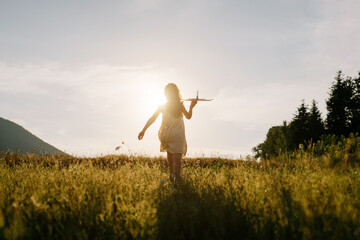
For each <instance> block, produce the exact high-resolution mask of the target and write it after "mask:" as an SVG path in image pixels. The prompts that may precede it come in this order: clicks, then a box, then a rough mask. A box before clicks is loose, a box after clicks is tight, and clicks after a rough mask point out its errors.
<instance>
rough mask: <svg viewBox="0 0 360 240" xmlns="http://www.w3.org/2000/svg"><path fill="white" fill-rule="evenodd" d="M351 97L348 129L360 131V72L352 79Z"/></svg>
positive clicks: (354, 131) (355, 131)
mask: <svg viewBox="0 0 360 240" xmlns="http://www.w3.org/2000/svg"><path fill="white" fill-rule="evenodd" d="M352 90H353V92H352V97H351V100H350V131H351V132H353V133H360V72H359V73H358V77H357V78H353V79H352Z"/></svg>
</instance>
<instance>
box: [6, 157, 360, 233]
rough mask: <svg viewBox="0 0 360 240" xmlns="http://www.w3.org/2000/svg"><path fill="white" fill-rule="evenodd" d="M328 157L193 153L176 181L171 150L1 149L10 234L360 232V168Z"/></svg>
mask: <svg viewBox="0 0 360 240" xmlns="http://www.w3.org/2000/svg"><path fill="white" fill-rule="evenodd" d="M322 159H323V158H322V157H319V158H314V159H305V160H306V161H304V159H303V156H301V161H300V162H299V161H295V160H294V162H293V163H291V162H290V163H289V161H283V162H273V161H266V162H263V163H257V162H251V161H231V160H223V159H216V158H213V159H205V158H199V159H185V160H184V161H183V170H182V175H183V179H184V180H183V182H182V183H181V184H179V185H178V186H177V188H176V189H175V190H174V188H173V186H172V184H170V183H169V182H166V183H163V181H161V179H168V169H167V163H166V160H165V159H164V158H146V157H139V156H124V155H122V156H105V157H101V158H75V157H71V156H53V155H48V156H36V155H16V154H5V155H0V239H360V177H359V174H360V168H359V166H358V165H357V164H354V165H353V166H352V167H348V166H344V165H341V164H338V165H331V167H330V166H328V165H326V164H322V163H321V161H322ZM324 161H325V160H324ZM326 166H327V167H326Z"/></svg>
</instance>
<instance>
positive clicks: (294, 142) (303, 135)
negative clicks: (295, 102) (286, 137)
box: [290, 100, 310, 149]
mask: <svg viewBox="0 0 360 240" xmlns="http://www.w3.org/2000/svg"><path fill="white" fill-rule="evenodd" d="M290 135H291V148H292V149H296V148H298V147H299V144H303V143H304V142H305V141H307V140H309V138H310V113H309V109H308V106H307V105H305V101H304V100H302V103H301V105H300V106H299V107H298V109H297V112H296V113H295V116H294V118H293V120H292V121H291V123H290Z"/></svg>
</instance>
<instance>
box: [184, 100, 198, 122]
mask: <svg viewBox="0 0 360 240" xmlns="http://www.w3.org/2000/svg"><path fill="white" fill-rule="evenodd" d="M196 104H197V101H191V104H190V108H189V111H186V108H185V106H184V104H183V105H182V112H183V114H184V116H185V117H186V118H187V119H191V117H192V112H193V111H192V110H193V108H194V107H195V105H196Z"/></svg>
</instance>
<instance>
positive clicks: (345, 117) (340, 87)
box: [326, 71, 353, 135]
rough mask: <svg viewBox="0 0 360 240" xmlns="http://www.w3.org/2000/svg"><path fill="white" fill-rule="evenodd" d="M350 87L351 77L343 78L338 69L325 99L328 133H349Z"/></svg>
mask: <svg viewBox="0 0 360 240" xmlns="http://www.w3.org/2000/svg"><path fill="white" fill-rule="evenodd" d="M352 89H353V88H352V84H351V78H347V79H346V80H345V79H344V78H343V74H342V72H341V71H338V73H337V76H336V77H335V82H334V83H333V85H332V86H331V88H330V93H329V95H330V96H329V99H328V100H327V101H326V109H327V111H328V113H327V118H326V127H327V130H328V133H330V134H335V135H348V134H349V133H350V125H351V111H350V108H351V98H352V95H353V93H352V92H353V90H352Z"/></svg>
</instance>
